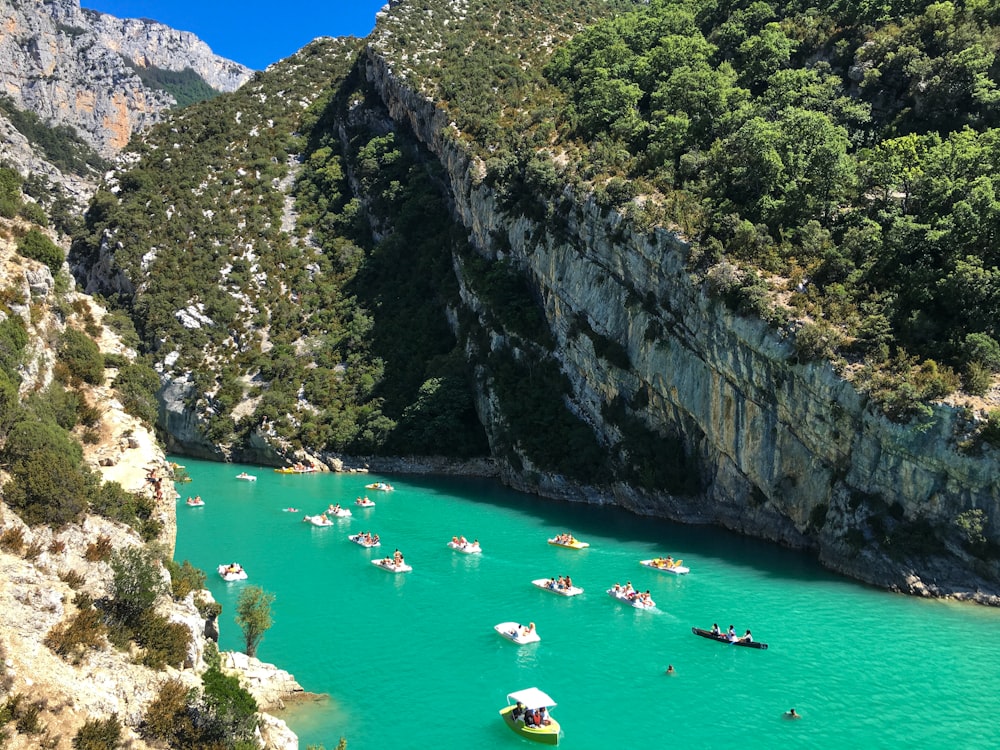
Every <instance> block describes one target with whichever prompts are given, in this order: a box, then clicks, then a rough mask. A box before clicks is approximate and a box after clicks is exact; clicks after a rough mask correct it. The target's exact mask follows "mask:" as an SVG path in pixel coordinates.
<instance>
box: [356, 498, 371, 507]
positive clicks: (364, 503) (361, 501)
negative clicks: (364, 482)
mask: <svg viewBox="0 0 1000 750" xmlns="http://www.w3.org/2000/svg"><path fill="white" fill-rule="evenodd" d="M354 504H355V505H357V506H358V507H361V508H374V507H375V501H374V500H369V499H368V498H367V497H363V498H362V497H359V498H358V499H357V500H355V501H354Z"/></svg>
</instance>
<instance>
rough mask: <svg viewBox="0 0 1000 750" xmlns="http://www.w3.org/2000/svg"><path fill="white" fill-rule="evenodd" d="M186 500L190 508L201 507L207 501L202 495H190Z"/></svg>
mask: <svg viewBox="0 0 1000 750" xmlns="http://www.w3.org/2000/svg"><path fill="white" fill-rule="evenodd" d="M184 502H186V503H187V505H188V507H190V508H201V507H202V506H203V505H204V504H205V501H204V500H202V499H201V498H200V497H189V498H188V499H187V500H185V501H184Z"/></svg>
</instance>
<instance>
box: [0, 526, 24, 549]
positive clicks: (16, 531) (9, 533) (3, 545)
mask: <svg viewBox="0 0 1000 750" xmlns="http://www.w3.org/2000/svg"><path fill="white" fill-rule="evenodd" d="M23 548H24V529H22V528H21V527H20V526H11V527H10V528H9V529H4V531H3V533H2V534H0V549H2V550H4V551H5V552H11V553H13V554H15V555H19V554H21V550H22V549H23Z"/></svg>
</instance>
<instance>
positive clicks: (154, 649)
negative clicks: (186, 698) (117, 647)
mask: <svg viewBox="0 0 1000 750" xmlns="http://www.w3.org/2000/svg"><path fill="white" fill-rule="evenodd" d="M135 641H136V643H138V644H139V645H140V646H142V648H143V649H145V652H144V653H143V655H142V663H143V664H145V665H146V666H147V667H150V668H152V669H163V667H166V666H171V667H174V668H176V669H180V668H181V667H183V666H184V660H185V659H186V658H187V652H188V646H190V645H191V631H190V630H188V629H187V627H186V626H185V625H183V624H182V623H179V622H170V621H169V620H167V618H165V617H163V616H162V615H159V614H157V613H155V612H147V613H146V614H145V615H144V616H143V617H142V619H141V620H140V624H139V627H138V629H137V630H136V632H135Z"/></svg>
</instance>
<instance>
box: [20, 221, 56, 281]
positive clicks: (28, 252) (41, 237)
mask: <svg viewBox="0 0 1000 750" xmlns="http://www.w3.org/2000/svg"><path fill="white" fill-rule="evenodd" d="M17 252H19V253H20V254H21V255H23V256H24V257H25V258H31V259H32V260H37V261H38V262H39V263H44V264H45V265H47V266H48V267H49V270H50V271H52V275H53V276H55V275H56V274H57V273H59V269H60V268H62V264H63V261H64V260H65V259H66V254H65V253H64V252H63V251H62V248H60V247H59V246H58V245H56V244H55V243H54V242H53V241H52V240H50V239H49V238H48V236H47V235H46V234H45V233H44V232H42V231H40V230H38V229H34V228H32V229H29V230H28V231H27V232H26V233H25V235H24V236H23V237H22V238H21V239H19V240H18V241H17Z"/></svg>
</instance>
